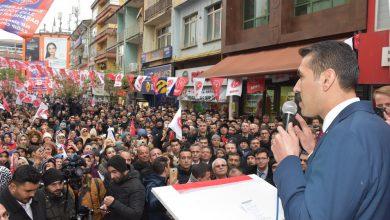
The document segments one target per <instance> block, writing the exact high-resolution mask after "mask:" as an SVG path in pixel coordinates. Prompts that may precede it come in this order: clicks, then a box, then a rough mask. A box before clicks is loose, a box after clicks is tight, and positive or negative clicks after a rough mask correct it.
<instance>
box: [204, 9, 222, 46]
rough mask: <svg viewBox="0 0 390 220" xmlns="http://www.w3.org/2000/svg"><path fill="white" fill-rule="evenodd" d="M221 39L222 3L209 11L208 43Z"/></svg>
mask: <svg viewBox="0 0 390 220" xmlns="http://www.w3.org/2000/svg"><path fill="white" fill-rule="evenodd" d="M220 38H221V3H218V4H215V5H213V6H211V7H209V8H208V9H207V41H212V40H215V39H220Z"/></svg>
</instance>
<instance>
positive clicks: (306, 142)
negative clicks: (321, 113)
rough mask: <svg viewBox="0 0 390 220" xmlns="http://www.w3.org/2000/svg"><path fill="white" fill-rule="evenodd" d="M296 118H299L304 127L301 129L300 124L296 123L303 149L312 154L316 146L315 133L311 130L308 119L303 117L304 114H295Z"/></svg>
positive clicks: (295, 128)
mask: <svg viewBox="0 0 390 220" xmlns="http://www.w3.org/2000/svg"><path fill="white" fill-rule="evenodd" d="M295 119H297V121H298V122H299V124H300V125H301V128H302V130H301V129H300V128H299V126H297V125H295V126H294V130H295V134H296V135H297V136H298V138H299V141H300V142H301V145H302V147H303V149H305V151H306V152H307V153H308V154H311V153H312V152H313V151H314V148H315V146H316V140H315V135H314V134H313V133H312V132H311V129H310V128H309V126H308V125H307V123H306V121H305V120H304V119H303V118H302V116H300V115H299V114H297V115H296V116H295Z"/></svg>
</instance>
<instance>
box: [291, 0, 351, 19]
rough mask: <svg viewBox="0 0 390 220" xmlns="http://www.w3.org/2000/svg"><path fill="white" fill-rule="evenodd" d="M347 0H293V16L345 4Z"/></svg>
mask: <svg viewBox="0 0 390 220" xmlns="http://www.w3.org/2000/svg"><path fill="white" fill-rule="evenodd" d="M348 1H349V0H295V16H299V15H306V14H310V13H314V12H317V11H321V10H324V9H328V8H333V7H336V6H339V5H343V4H346V3H347V2H348Z"/></svg>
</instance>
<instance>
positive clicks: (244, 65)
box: [199, 45, 307, 78]
mask: <svg viewBox="0 0 390 220" xmlns="http://www.w3.org/2000/svg"><path fill="white" fill-rule="evenodd" d="M305 46H307V45H301V46H295V47H287V48H282V49H276V50H265V51H261V52H255V53H247V54H240V55H234V56H229V57H226V58H225V59H223V60H222V61H221V62H219V63H218V64H216V65H214V66H213V67H212V68H210V69H208V70H207V71H205V72H203V73H202V74H201V75H199V77H205V78H212V77H244V76H255V75H269V74H277V73H287V72H295V71H297V69H298V67H299V64H300V63H301V59H302V58H301V56H300V55H299V53H298V51H299V49H300V48H302V47H305Z"/></svg>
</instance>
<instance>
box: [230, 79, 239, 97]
mask: <svg viewBox="0 0 390 220" xmlns="http://www.w3.org/2000/svg"><path fill="white" fill-rule="evenodd" d="M241 93H242V80H241V79H228V86H227V91H226V96H233V95H236V96H241Z"/></svg>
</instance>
